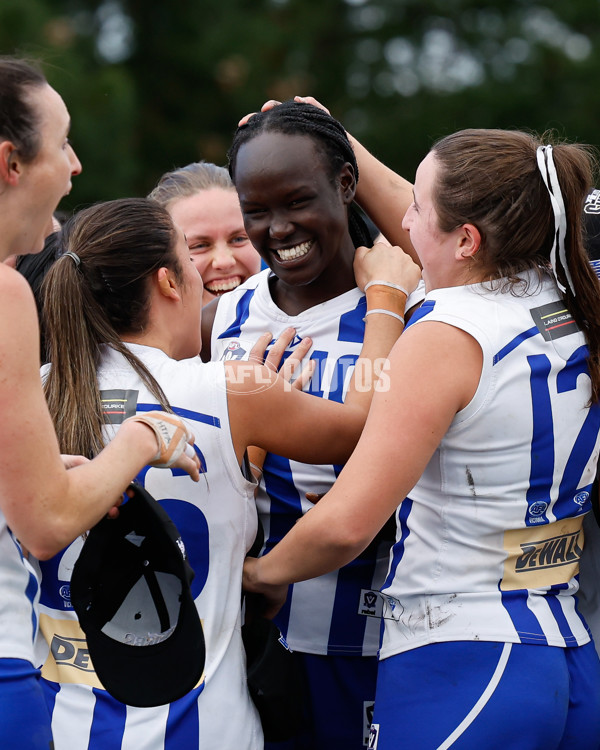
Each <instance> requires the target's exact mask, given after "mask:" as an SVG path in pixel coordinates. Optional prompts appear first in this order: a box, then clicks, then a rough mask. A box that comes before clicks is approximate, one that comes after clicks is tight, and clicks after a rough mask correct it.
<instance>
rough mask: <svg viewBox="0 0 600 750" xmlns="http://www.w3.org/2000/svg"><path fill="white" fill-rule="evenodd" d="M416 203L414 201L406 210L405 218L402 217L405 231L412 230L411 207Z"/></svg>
mask: <svg viewBox="0 0 600 750" xmlns="http://www.w3.org/2000/svg"><path fill="white" fill-rule="evenodd" d="M414 205H415V204H414V203H411V204H410V206H409V207H408V208H407V210H406V213H405V214H404V218H403V219H402V229H404V231H405V232H410V223H411V222H410V215H411V213H412V210H411V209H412V207H413V206H414Z"/></svg>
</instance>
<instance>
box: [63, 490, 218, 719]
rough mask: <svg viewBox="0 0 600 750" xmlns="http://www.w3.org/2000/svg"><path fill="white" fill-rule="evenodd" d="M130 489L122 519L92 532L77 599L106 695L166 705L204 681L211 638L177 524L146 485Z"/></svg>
mask: <svg viewBox="0 0 600 750" xmlns="http://www.w3.org/2000/svg"><path fill="white" fill-rule="evenodd" d="M130 490H133V497H130V498H129V499H128V500H127V502H125V503H124V504H123V505H122V506H121V508H120V512H119V516H118V518H115V519H109V518H104V519H103V520H102V521H100V522H99V523H98V524H97V525H96V526H94V528H93V529H92V530H91V531H90V532H89V535H88V537H87V539H86V541H85V544H84V545H83V548H82V550H81V554H80V555H79V558H78V560H77V562H76V563H75V566H74V569H73V575H72V577H71V601H72V603H73V607H74V609H75V612H76V613H77V616H78V617H79V622H80V624H81V627H82V628H83V630H84V632H85V634H86V638H87V643H88V648H89V652H90V657H91V660H92V663H93V665H94V669H95V670H96V674H97V675H98V678H99V679H100V681H101V682H102V684H103V685H104V687H105V688H106V690H107V691H108V692H109V693H110V694H111V695H113V696H114V697H115V698H117V700H120V701H122V702H123V703H127V704H129V705H131V706H159V705H163V704H165V703H171V702H172V701H174V700H177V699H178V698H181V697H182V696H183V695H185V694H186V693H187V692H189V691H190V690H191V689H192V688H193V687H194V686H195V685H197V684H198V682H199V680H200V678H201V677H202V673H203V670H204V659H205V646H204V633H203V631H202V624H201V622H200V618H199V616H198V611H197V609H196V605H195V604H194V599H193V596H192V592H191V589H190V583H191V581H192V579H193V577H194V572H193V570H192V568H191V566H190V565H189V563H188V561H187V559H186V554H185V547H184V545H183V541H182V539H181V535H180V534H179V532H178V530H177V527H176V526H175V524H174V523H173V521H172V520H171V518H170V517H169V516H168V514H167V513H166V511H165V510H164V509H163V508H162V507H161V506H160V504H159V503H157V502H156V500H155V499H154V498H153V497H152V496H151V495H150V494H149V493H148V492H146V490H145V489H144V488H143V487H141V486H140V485H138V484H132V485H130Z"/></svg>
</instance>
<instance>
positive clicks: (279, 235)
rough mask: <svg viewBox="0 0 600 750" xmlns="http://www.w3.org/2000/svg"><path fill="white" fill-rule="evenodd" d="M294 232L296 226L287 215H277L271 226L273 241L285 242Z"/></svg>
mask: <svg viewBox="0 0 600 750" xmlns="http://www.w3.org/2000/svg"><path fill="white" fill-rule="evenodd" d="M293 231H294V225H293V224H292V222H291V221H290V220H289V219H288V218H287V216H286V215H285V214H276V215H274V216H273V217H272V219H271V224H270V225H269V237H270V238H271V239H273V240H283V239H285V238H286V237H289V235H290V234H292V232H293Z"/></svg>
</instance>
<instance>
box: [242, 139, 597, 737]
mask: <svg viewBox="0 0 600 750" xmlns="http://www.w3.org/2000/svg"><path fill="white" fill-rule="evenodd" d="M360 166H361V170H363V172H368V173H369V175H370V182H371V185H372V186H374V185H375V183H374V182H373V180H372V177H373V174H376V173H377V174H380V175H381V174H383V173H384V172H385V170H386V168H385V167H383V165H378V164H376V163H375V160H373V158H372V157H369V158H368V159H364V160H361V161H360ZM593 166H594V159H593V156H592V154H591V152H590V150H589V149H587V148H585V147H584V146H580V145H569V144H563V143H558V144H552V143H550V142H549V140H548V139H547V138H538V137H536V136H534V135H531V134H527V133H522V132H516V131H503V130H466V131H461V132H458V133H455V134H453V135H450V136H447V137H446V138H443V139H442V140H441V141H439V142H438V143H436V144H435V145H434V146H433V148H432V149H431V151H430V153H429V154H428V155H427V157H426V158H425V159H424V160H423V162H421V164H420V166H419V168H418V170H417V174H416V181H415V185H414V200H413V203H412V204H411V205H410V207H409V208H408V210H407V211H406V212H405V215H404V219H403V221H402V226H403V229H404V230H405V231H407V232H409V234H410V239H411V241H412V245H413V247H414V249H415V251H416V252H417V254H418V256H419V259H420V262H421V264H422V268H423V278H424V281H425V285H426V291H427V294H426V297H425V301H424V303H423V305H422V306H421V308H420V309H419V311H418V312H417V313H416V314H415V315H414V316H413V318H412V319H411V322H410V324H409V326H408V328H407V330H406V331H405V332H404V333H403V335H402V336H401V337H400V339H399V341H398V342H397V343H396V345H395V346H394V349H393V350H392V353H391V354H390V358H389V361H390V383H389V388H388V389H387V390H386V391H385V392H377V393H376V394H375V396H374V399H373V403H372V406H371V410H370V413H369V417H368V419H367V424H366V426H365V429H364V430H363V433H362V435H361V438H360V441H359V443H358V445H357V447H356V449H355V451H354V453H353V455H352V456H351V458H350V460H349V461H348V462H347V464H346V466H345V467H344V469H343V470H342V472H341V474H340V476H339V478H338V479H337V481H336V483H335V485H334V486H333V488H332V490H331V491H330V492H329V493H328V494H327V495H326V496H325V497H323V498H322V499H321V500H320V501H319V503H318V505H317V506H316V507H315V508H314V509H313V510H311V512H310V513H309V514H307V515H306V516H305V517H304V518H303V519H301V520H300V521H299V522H298V523H297V524H296V525H295V526H294V528H293V529H292V530H291V531H290V532H289V534H288V535H287V536H286V537H285V538H284V539H283V540H282V541H281V542H280V543H279V544H278V545H277V547H276V548H275V549H274V550H273V551H272V552H270V553H269V554H268V555H266V556H264V557H262V558H260V559H259V560H248V561H247V563H246V568H245V580H244V583H245V587H246V588H247V589H248V590H249V591H255V592H262V593H265V594H269V593H272V592H273V591H276V590H277V586H278V585H281V584H286V585H287V584H288V583H291V582H295V581H302V580H305V579H307V578H311V577H314V576H318V575H322V574H323V573H325V572H327V571H329V570H332V569H335V568H339V567H340V566H342V565H344V564H346V563H347V562H348V561H349V560H352V559H353V558H355V557H356V555H357V554H359V553H360V552H361V551H362V550H363V549H365V547H367V546H368V545H369V544H370V543H371V540H372V539H373V537H374V536H375V534H376V533H377V530H378V529H379V527H380V526H381V524H382V523H383V522H384V521H385V519H386V518H388V516H389V515H390V513H395V516H396V525H397V532H396V542H395V544H394V546H393V548H392V551H391V553H390V560H389V568H388V573H387V576H386V578H385V581H384V583H383V585H382V586H381V593H382V596H383V619H384V633H383V641H382V646H381V651H380V662H379V674H378V682H377V694H376V699H375V712H374V718H373V723H372V726H371V737H370V743H369V747H372V748H377V750H392V749H394V750H395V749H396V748H399V747H407V748H419V749H420V750H429V749H433V748H457V749H458V748H461V750H467V749H473V750H475V748H486V750H504V749H505V748H511V750H567V748H569V749H570V748H573V749H574V748H577V750H583V748H585V750H597V748H598V747H599V745H600V661H599V660H598V656H597V655H596V652H595V649H594V644H593V642H591V639H590V633H589V630H588V628H587V625H586V622H585V620H584V619H583V617H582V616H581V614H580V612H579V611H578V607H577V598H576V596H575V594H576V593H577V590H578V578H579V575H578V574H579V561H580V557H581V553H582V548H583V545H584V539H583V532H582V526H583V521H584V518H585V517H586V515H587V514H588V513H589V511H590V510H591V489H592V483H593V480H594V477H595V472H596V465H597V462H598V445H599V440H598V436H599V430H600V406H599V403H598V399H599V396H600V369H599V363H600V323H599V320H598V315H597V311H598V299H599V298H600V286H599V284H598V280H597V278H596V277H595V275H594V273H593V271H592V269H591V268H590V264H589V262H588V259H587V256H586V252H585V250H584V246H583V241H582V208H583V202H584V200H585V197H586V195H587V193H588V191H589V189H590V186H591V185H592V184H593V173H592V169H593ZM377 185H378V187H374V188H373V189H372V190H371V191H370V192H369V193H368V194H364V193H363V194H361V203H362V204H363V205H364V206H365V208H366V209H367V211H369V213H371V212H372V211H371V209H372V208H375V209H376V210H378V211H379V212H380V214H381V215H383V214H384V213H385V214H386V215H387V216H388V217H391V216H393V215H394V212H395V211H397V213H398V215H400V214H403V213H404V211H403V207H402V206H401V205H399V204H398V202H397V191H396V190H395V188H394V186H393V185H394V182H393V180H379V181H378V183H377ZM373 213H374V212H373ZM382 229H384V231H385V234H386V236H387V237H388V239H390V240H392V241H398V235H397V233H396V236H395V234H394V232H395V230H394V227H393V225H392V224H391V223H390V224H389V225H388V226H385V227H382ZM408 383H410V388H408V387H407V384H408Z"/></svg>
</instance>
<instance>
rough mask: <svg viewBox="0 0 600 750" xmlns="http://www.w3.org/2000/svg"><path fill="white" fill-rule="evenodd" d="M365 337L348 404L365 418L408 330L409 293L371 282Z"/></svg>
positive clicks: (394, 287)
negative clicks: (390, 359) (394, 349)
mask: <svg viewBox="0 0 600 750" xmlns="http://www.w3.org/2000/svg"><path fill="white" fill-rule="evenodd" d="M365 294H366V298H367V311H366V314H365V336H364V341H363V346H362V349H361V352H360V356H359V358H358V360H357V361H356V364H355V367H354V373H353V375H352V380H351V382H350V386H349V389H348V394H347V396H346V400H345V403H346V404H347V405H349V406H354V407H358V408H361V409H362V410H363V413H364V416H365V419H366V416H367V413H368V411H369V406H370V404H371V400H372V398H373V393H374V392H375V389H376V388H382V387H385V382H386V371H385V370H386V368H387V356H388V354H389V353H390V351H391V350H392V347H393V346H394V344H395V343H396V341H397V340H398V337H399V336H400V334H401V333H402V331H403V329H404V307H405V303H406V299H407V297H408V294H407V293H406V292H405V291H404V290H403V289H401V288H400V287H399V285H398V286H394V285H390V286H385V285H382V284H375V283H373V284H372V285H369V286H368V288H367V290H366V292H365Z"/></svg>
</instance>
